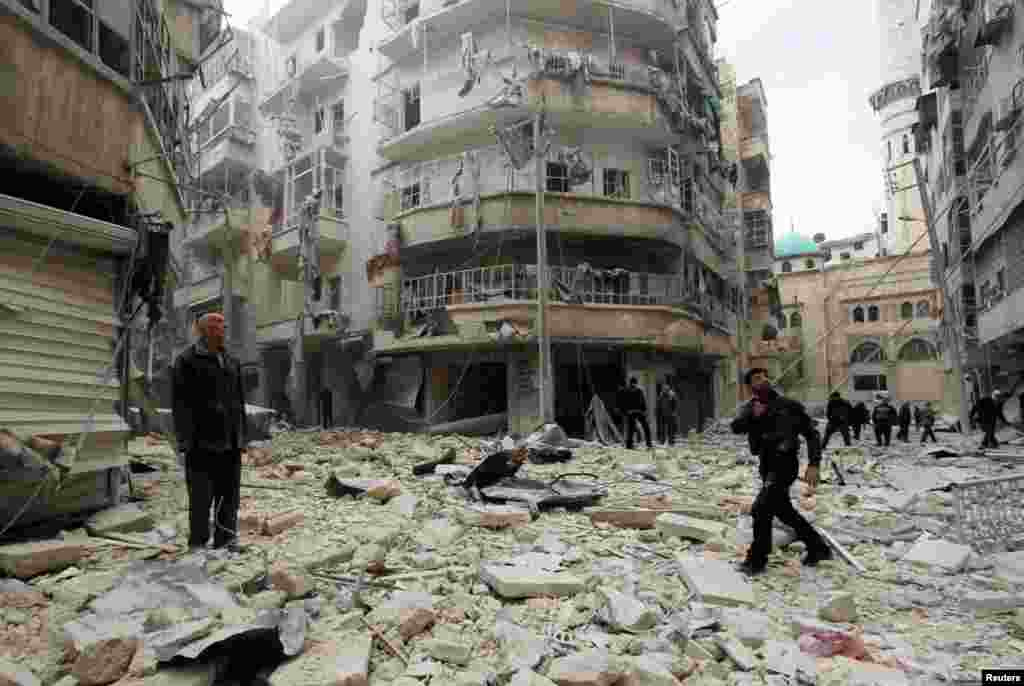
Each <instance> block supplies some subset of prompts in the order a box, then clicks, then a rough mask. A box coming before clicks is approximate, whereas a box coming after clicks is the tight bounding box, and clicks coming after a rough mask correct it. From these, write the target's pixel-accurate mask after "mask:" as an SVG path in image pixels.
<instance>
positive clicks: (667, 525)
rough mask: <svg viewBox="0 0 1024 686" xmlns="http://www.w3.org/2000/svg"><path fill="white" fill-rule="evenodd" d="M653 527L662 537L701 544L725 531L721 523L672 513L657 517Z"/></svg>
mask: <svg viewBox="0 0 1024 686" xmlns="http://www.w3.org/2000/svg"><path fill="white" fill-rule="evenodd" d="M654 525H655V527H656V528H657V529H658V531H660V532H661V534H662V536H677V537H679V538H690V539H693V540H695V541H702V542H703V541H709V540H711V539H713V538H715V537H716V536H722V535H724V534H725V529H726V527H725V524H724V523H723V522H712V521H708V520H706V519H697V518H696V517H687V516H685V515H679V514H672V513H665V514H662V515H659V516H658V518H657V519H656V520H655V522H654Z"/></svg>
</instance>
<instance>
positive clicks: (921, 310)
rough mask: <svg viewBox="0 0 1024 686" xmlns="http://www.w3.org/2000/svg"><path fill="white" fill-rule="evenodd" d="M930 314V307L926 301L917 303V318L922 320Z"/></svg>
mask: <svg viewBox="0 0 1024 686" xmlns="http://www.w3.org/2000/svg"><path fill="white" fill-rule="evenodd" d="M930 314H931V306H930V305H929V304H928V301H927V300H922V301H921V302H919V303H917V316H918V317H920V318H922V319H923V318H925V317H927V316H929V315H930Z"/></svg>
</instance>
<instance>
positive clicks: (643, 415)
mask: <svg viewBox="0 0 1024 686" xmlns="http://www.w3.org/2000/svg"><path fill="white" fill-rule="evenodd" d="M622 411H623V413H624V414H625V415H626V449H627V450H632V449H633V436H634V435H635V434H636V425H637V424H638V423H639V424H640V428H642V429H643V430H644V439H645V440H646V441H647V448H648V450H653V449H654V444H653V443H651V424H650V422H648V421H647V398H645V397H644V391H643V389H642V388H640V386H639V385H638V383H637V380H636V377H635V376H634V377H632V378H631V379H630V380H629V388H627V389H626V390H625V392H624V393H623V394H622Z"/></svg>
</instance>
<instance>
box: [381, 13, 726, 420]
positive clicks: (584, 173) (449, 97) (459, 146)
mask: <svg viewBox="0 0 1024 686" xmlns="http://www.w3.org/2000/svg"><path fill="white" fill-rule="evenodd" d="M374 12H377V13H378V15H377V16H376V17H373V13H374ZM370 17H373V18H372V19H371V18H370ZM367 21H368V24H369V22H370V21H379V22H380V24H381V25H382V27H383V30H384V31H385V37H384V38H383V39H382V40H380V41H379V42H378V44H377V45H376V47H375V51H376V53H377V54H378V56H379V57H380V59H381V61H382V63H381V65H380V69H379V71H378V73H377V74H376V76H375V87H376V94H375V98H374V118H375V121H376V123H377V124H378V126H379V138H378V140H379V144H378V145H377V150H376V152H377V153H378V154H379V156H380V158H381V164H380V167H379V168H378V169H377V170H375V171H376V172H377V173H376V178H377V179H378V180H379V202H378V206H377V207H376V208H375V213H374V214H375V216H376V217H377V219H378V221H377V224H376V226H377V229H376V231H378V232H379V236H380V243H379V244H382V245H386V248H385V249H383V250H382V251H381V252H380V254H378V255H375V256H374V257H373V259H371V260H370V261H369V262H368V263H367V278H368V280H369V283H370V284H371V286H374V287H376V290H377V295H376V301H377V302H378V303H379V306H380V311H379V312H380V316H379V318H378V319H377V322H376V328H375V331H374V351H375V353H376V355H377V358H378V361H381V359H382V358H384V359H386V361H387V362H388V363H390V365H391V368H392V369H393V370H395V371H394V372H393V374H394V377H395V382H394V384H392V388H393V389H395V390H394V393H392V396H393V398H392V399H391V402H393V403H395V404H398V405H405V406H406V407H408V408H409V409H410V410H413V411H415V413H416V414H418V415H419V416H420V417H422V418H423V419H424V420H425V421H427V422H428V423H437V422H443V421H452V420H458V419H462V418H469V417H475V416H479V415H487V414H499V413H507V415H508V417H509V423H510V425H511V428H512V430H513V431H519V432H524V431H529V430H531V429H533V428H534V427H535V426H536V425H537V424H538V423H539V422H540V418H541V417H542V416H543V414H544V413H542V412H541V408H540V406H539V399H538V379H539V378H540V373H541V372H540V370H539V362H538V353H537V340H538V329H537V293H536V286H537V257H538V255H537V245H536V240H537V239H536V233H537V232H536V220H537V212H536V206H537V205H536V203H537V201H538V199H540V200H542V202H543V207H544V209H543V215H542V216H543V221H544V224H545V225H546V233H547V255H548V259H547V264H546V265H545V266H544V268H546V269H547V270H548V273H549V274H550V276H551V280H552V284H551V285H552V293H553V296H554V297H553V298H552V302H550V304H549V306H548V307H547V308H546V316H547V330H548V333H549V335H550V337H551V340H552V342H553V343H552V348H553V358H554V359H553V361H552V365H551V367H552V370H553V372H554V373H552V374H551V375H550V376H551V378H549V382H553V385H554V391H555V392H554V403H553V404H554V407H553V413H552V414H553V416H554V418H555V419H556V420H557V421H558V422H559V423H561V424H562V425H563V426H564V427H565V428H566V429H567V430H568V431H570V432H571V433H575V434H579V433H582V432H583V430H584V423H585V414H586V411H587V408H588V405H589V403H590V400H591V398H592V397H593V396H594V395H598V396H600V397H602V398H603V399H605V401H606V403H609V404H612V403H613V397H614V394H615V391H616V390H617V389H618V387H619V386H620V385H621V384H622V383H623V382H624V381H625V380H626V379H627V378H628V377H631V376H635V377H637V378H638V379H639V380H640V383H641V385H642V386H643V388H644V389H645V390H646V391H647V393H648V404H649V406H650V407H652V408H653V407H654V397H653V395H654V388H655V384H656V383H657V382H660V381H661V380H663V379H664V378H666V377H672V378H673V379H674V381H675V383H676V384H677V386H678V387H679V389H680V390H681V391H682V395H683V397H686V398H689V399H693V400H694V402H693V403H689V404H688V412H690V415H689V416H686V417H684V418H683V420H684V427H685V428H693V427H697V426H700V425H701V424H702V422H703V420H704V419H706V418H709V417H711V416H713V415H714V414H715V412H716V409H717V407H716V406H717V404H718V403H721V402H723V397H724V396H723V393H724V392H725V389H726V388H727V387H728V386H730V385H734V384H735V378H736V373H735V368H734V364H735V363H734V360H735V352H736V350H735V345H734V341H735V338H734V336H735V326H736V324H735V322H736V315H735V309H736V308H737V306H738V303H739V300H740V298H739V289H738V288H737V287H736V285H734V284H733V283H730V281H729V279H728V278H727V277H728V275H729V273H730V272H731V271H734V270H733V269H732V267H731V265H732V264H734V263H735V262H734V261H735V256H734V253H733V250H734V248H733V246H732V244H731V238H732V226H731V225H730V224H729V223H728V222H727V220H726V218H725V216H724V215H723V213H722V209H723V203H724V194H725V192H726V188H727V186H728V184H729V179H728V169H729V165H728V164H726V162H725V160H724V158H723V154H722V149H721V145H720V144H719V118H720V102H721V92H720V89H719V83H718V74H717V72H716V69H715V65H714V62H713V60H712V49H713V45H714V42H715V39H716V38H715V31H716V21H717V17H716V13H715V10H714V7H713V5H712V4H711V3H709V2H705V1H703V0H690V1H689V2H681V3H674V2H668V1H665V0H618V1H616V2H613V3H589V2H586V3H582V4H580V3H577V4H575V5H573V7H572V10H571V11H570V10H567V11H566V12H564V13H560V12H558V11H557V10H556V9H553V8H551V7H549V6H541V5H534V4H533V3H525V4H521V3H513V2H508V0H464V1H463V2H461V3H458V4H452V3H449V2H442V1H441V0H421V1H420V2H415V1H402V2H397V1H396V0H383V1H382V2H380V3H379V4H376V6H374V4H371V10H370V15H369V16H368V20H367ZM538 111H540V112H543V121H544V131H542V138H543V139H544V140H545V142H544V143H542V145H543V150H542V153H541V154H542V155H543V159H542V160H541V165H540V174H541V177H540V178H538V176H537V171H536V170H537V166H536V165H535V164H534V162H533V160H532V159H530V158H531V157H532V152H533V150H532V147H533V146H532V139H533V129H532V126H533V125H532V124H531V122H532V121H534V118H535V116H536V115H537V113H538ZM491 127H496V130H497V131H499V132H500V133H501V136H502V137H503V138H504V147H503V145H499V139H498V138H497V137H496V133H495V132H493V131H492V129H491ZM538 187H539V188H540V190H541V193H540V195H541V196H542V198H538V192H537V189H538ZM421 385H422V392H420V391H419V389H420V386H421ZM381 399H384V398H383V396H382V397H381ZM730 402H732V400H730Z"/></svg>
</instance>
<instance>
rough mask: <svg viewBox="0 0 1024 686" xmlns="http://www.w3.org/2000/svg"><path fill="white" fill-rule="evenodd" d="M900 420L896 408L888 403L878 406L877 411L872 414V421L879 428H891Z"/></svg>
mask: <svg viewBox="0 0 1024 686" xmlns="http://www.w3.org/2000/svg"><path fill="white" fill-rule="evenodd" d="M898 418H899V415H897V414H896V408H894V407H893V406H892V405H890V404H889V402H888V401H886V402H881V403H879V404H878V405H876V406H875V411H874V412H872V413H871V421H872V423H873V424H874V425H875V426H876V427H878V428H883V427H886V426H890V427H891V426H892V425H893V424H895V423H896V420H897V419H898Z"/></svg>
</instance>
